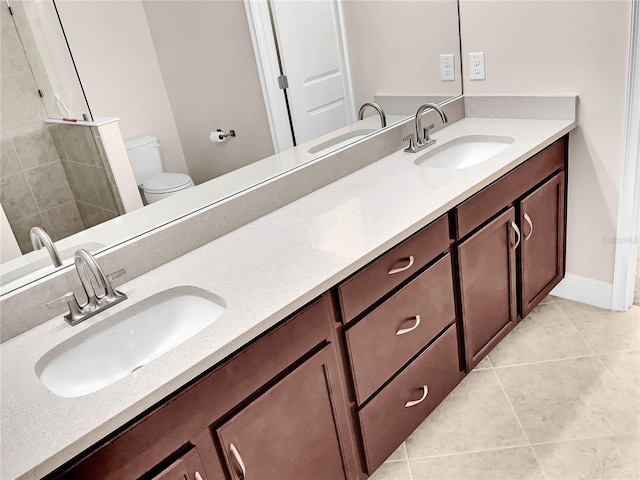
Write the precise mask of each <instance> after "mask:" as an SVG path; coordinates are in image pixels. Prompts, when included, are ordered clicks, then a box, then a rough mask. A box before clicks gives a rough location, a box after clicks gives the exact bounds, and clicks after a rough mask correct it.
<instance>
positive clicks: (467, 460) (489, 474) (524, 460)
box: [409, 447, 544, 480]
mask: <svg viewBox="0 0 640 480" xmlns="http://www.w3.org/2000/svg"><path fill="white" fill-rule="evenodd" d="M409 463H410V465H411V473H412V474H413V479H414V480H432V479H433V480H436V479H438V480H447V479H451V480H470V479H477V480H503V479H504V480H514V479H518V480H528V479H532V480H533V479H544V475H543V474H542V471H541V470H540V466H539V465H538V463H537V462H536V458H535V456H534V455H533V452H532V451H531V448H530V447H521V448H509V449H505V450H494V451H491V452H478V453H467V454H461V455H449V456H446V457H436V458H426V459H420V460H410V462H409Z"/></svg>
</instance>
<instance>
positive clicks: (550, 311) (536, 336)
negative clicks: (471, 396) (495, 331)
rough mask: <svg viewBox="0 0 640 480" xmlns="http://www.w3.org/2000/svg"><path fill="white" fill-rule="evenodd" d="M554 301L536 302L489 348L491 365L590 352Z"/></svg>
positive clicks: (557, 357)
mask: <svg viewBox="0 0 640 480" xmlns="http://www.w3.org/2000/svg"><path fill="white" fill-rule="evenodd" d="M593 354H594V353H593V350H592V349H591V347H590V346H589V344H588V343H587V342H585V341H584V339H583V338H582V335H580V332H578V330H577V329H576V327H575V326H574V325H573V323H571V320H569V319H568V318H567V316H566V315H565V314H564V312H563V311H562V310H561V309H560V307H559V306H558V304H557V303H555V302H553V303H544V304H541V305H538V306H537V307H536V308H535V309H534V310H533V311H532V312H531V313H530V314H529V315H528V316H527V317H526V318H524V319H523V320H522V321H521V322H520V323H519V324H518V325H517V326H516V328H514V329H513V331H511V333H509V335H507V336H506V337H505V338H504V340H502V341H501V342H500V343H499V344H498V345H497V346H496V347H495V348H494V349H493V350H492V351H491V353H489V358H490V359H491V363H492V364H493V366H494V367H503V366H506V365H518V364H522V363H531V362H540V361H546V360H558V359H561V358H571V357H580V356H585V355H593Z"/></svg>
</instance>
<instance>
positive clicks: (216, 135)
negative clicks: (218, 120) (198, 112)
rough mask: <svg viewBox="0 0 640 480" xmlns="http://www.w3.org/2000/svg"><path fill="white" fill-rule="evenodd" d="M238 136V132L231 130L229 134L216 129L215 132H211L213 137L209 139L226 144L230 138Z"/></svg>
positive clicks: (210, 136)
mask: <svg viewBox="0 0 640 480" xmlns="http://www.w3.org/2000/svg"><path fill="white" fill-rule="evenodd" d="M235 136H236V131H235V130H229V133H224V132H223V131H222V130H221V129H219V128H218V129H216V131H215V132H211V135H209V139H210V140H211V141H212V142H224V141H225V140H226V139H227V138H228V137H235Z"/></svg>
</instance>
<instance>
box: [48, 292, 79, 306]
mask: <svg viewBox="0 0 640 480" xmlns="http://www.w3.org/2000/svg"><path fill="white" fill-rule="evenodd" d="M73 302H75V304H76V305H77V304H78V300H77V299H76V295H75V294H74V293H73V292H67V293H65V294H64V295H62V296H61V297H59V298H56V299H55V300H51V301H50V302H47V307H48V308H53V307H55V306H56V305H63V304H65V303H66V304H69V303H73Z"/></svg>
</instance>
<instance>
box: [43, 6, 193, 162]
mask: <svg viewBox="0 0 640 480" xmlns="http://www.w3.org/2000/svg"><path fill="white" fill-rule="evenodd" d="M56 4H57V5H58V9H59V12H60V17H61V19H62V23H63V25H64V28H65V32H66V34H67V38H68V40H69V45H70V47H71V51H72V52H73V56H74V60H75V62H76V66H77V68H78V73H79V75H80V79H81V81H82V84H83V86H84V89H85V93H86V95H87V98H88V100H89V105H90V107H91V112H92V113H93V115H94V116H114V117H120V121H119V125H120V130H121V131H122V136H123V137H124V138H125V139H129V138H132V137H136V136H140V135H156V136H157V137H158V138H159V139H160V141H161V142H162V145H163V146H162V157H163V164H164V167H165V170H166V171H169V172H180V173H187V171H188V170H187V165H186V163H185V160H184V154H183V153H182V147H181V145H180V138H179V136H178V131H177V129H176V125H175V121H174V118H173V114H172V112H171V106H170V104H169V98H168V97H167V92H166V89H165V85H164V82H163V80H162V75H161V73H160V67H159V65H158V59H157V57H156V54H155V51H154V48H153V41H152V39H151V34H150V33H149V27H148V25H147V21H146V17H145V13H144V8H143V6H142V2H141V1H139V0H118V1H105V0H94V1H87V2H83V1H74V0H62V1H59V2H56Z"/></svg>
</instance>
